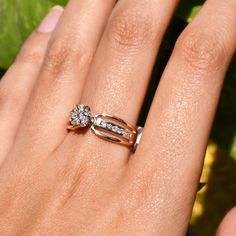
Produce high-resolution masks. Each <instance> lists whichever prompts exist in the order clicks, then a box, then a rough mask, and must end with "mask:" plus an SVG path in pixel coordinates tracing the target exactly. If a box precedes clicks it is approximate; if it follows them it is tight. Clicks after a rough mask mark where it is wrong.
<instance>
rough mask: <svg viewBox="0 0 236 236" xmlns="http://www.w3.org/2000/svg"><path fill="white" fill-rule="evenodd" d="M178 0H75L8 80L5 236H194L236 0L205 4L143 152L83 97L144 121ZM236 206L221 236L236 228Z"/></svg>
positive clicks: (180, 46)
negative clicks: (76, 116) (113, 137)
mask: <svg viewBox="0 0 236 236" xmlns="http://www.w3.org/2000/svg"><path fill="white" fill-rule="evenodd" d="M177 4H178V1H177V0H149V1H148V4H147V1H146V0H138V1H134V0H120V1H118V2H117V3H116V1H115V0H107V1H102V0H86V1H78V0H70V1H69V3H68V5H67V7H66V9H65V10H64V12H63V14H62V16H61V18H60V21H59V23H58V24H57V27H56V29H55V30H54V32H52V33H39V32H37V31H35V32H33V33H32V35H31V36H30V38H29V39H28V40H27V42H26V43H25V45H24V46H23V48H22V50H21V52H20V54H19V55H18V57H17V59H16V61H15V63H14V64H13V65H12V66H11V68H10V69H9V70H8V72H7V73H6V74H5V76H4V78H3V79H2V80H1V83H0V119H1V122H0V132H1V134H4V135H1V136H0V142H1V145H0V163H1V171H0V234H1V235H4V236H5V235H30V236H32V235H57V236H58V235H176V236H178V235H179V236H182V235H185V232H186V230H187V227H188V223H189V220H190V216H191V211H192V206H193V202H194V199H195V196H196V190H197V186H198V182H199V176H200V174H201V169H202V164H203V160H204V154H205V149H206V145H207V140H208V136H209V133H210V130H211V125H212V121H213V118H214V114H215V110H216V107H217V103H218V99H219V95H220V91H221V87H222V83H223V80H224V77H225V73H226V70H227V68H228V66H229V63H230V60H231V58H232V56H233V54H234V52H235V48H236V15H235V9H236V1H235V0H226V1H222V0H208V1H206V3H205V5H204V6H203V8H202V10H201V12H200V13H199V14H198V16H197V17H196V18H195V19H194V21H193V22H192V23H191V24H190V25H189V26H188V27H187V28H186V29H185V30H184V32H183V33H182V34H181V36H180V38H179V39H178V41H177V43H176V46H175V49H174V51H173V54H172V56H171V58H170V61H169V63H168V65H167V67H166V69H165V72H164V74H163V76H162V78H161V82H160V84H159V86H158V89H157V91H156V95H155V97H154V100H153V104H152V106H151V109H150V111H149V115H148V118H147V122H146V125H145V128H144V133H143V136H142V141H141V143H140V145H139V147H138V149H137V151H136V153H135V154H132V153H131V152H130V150H129V149H128V148H127V147H124V146H119V145H115V144H111V143H109V142H106V141H104V140H102V139H99V138H98V137H96V136H95V135H94V134H92V133H91V131H90V130H89V129H88V130H87V131H86V132H82V133H80V134H78V133H74V132H68V131H67V129H66V127H67V123H68V116H69V115H68V114H69V112H70V110H72V108H73V107H74V106H75V105H76V104H78V103H84V104H88V105H89V106H90V107H91V109H92V112H93V114H95V113H97V112H104V113H110V114H114V115H116V116H118V117H121V118H123V119H124V120H126V121H128V122H129V123H131V124H135V123H136V121H137V118H138V115H139V111H140V108H141V105H142V102H143V99H144V96H145V92H146V88H147V85H148V81H149V78H150V74H151V71H152V66H153V63H154V60H155V57H156V54H157V53H158V49H159V46H160V43H161V41H162V38H163V35H164V33H165V31H166V28H167V27H168V23H169V21H170V19H171V16H172V15H173V12H174V10H175V8H176V6H177ZM235 220H236V214H235V209H234V210H232V211H231V212H230V213H229V214H228V215H227V216H226V218H225V219H224V221H223V222H222V224H221V226H220V228H219V230H218V232H217V235H218V236H224V235H227V236H229V235H235V234H236V227H235V224H233V222H234V221H235Z"/></svg>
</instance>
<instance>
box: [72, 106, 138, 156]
mask: <svg viewBox="0 0 236 236" xmlns="http://www.w3.org/2000/svg"><path fill="white" fill-rule="evenodd" d="M86 126H90V127H91V129H92V131H93V133H94V134H95V135H96V136H98V137H99V138H102V139H104V140H106V141H110V142H113V143H117V144H121V145H124V146H129V147H131V148H132V150H133V151H135V150H136V148H137V146H138V144H139V143H140V139H141V135H142V131H143V128H142V127H135V126H133V125H130V124H128V123H127V122H125V121H124V120H122V119H120V118H118V117H116V116H113V115H109V114H104V113H103V114H96V115H95V116H94V117H92V116H91V111H90V108H89V107H88V106H85V105H83V104H80V105H77V106H76V107H75V108H74V109H73V110H72V111H71V117H70V121H69V125H68V130H72V131H75V130H78V129H80V128H82V127H86Z"/></svg>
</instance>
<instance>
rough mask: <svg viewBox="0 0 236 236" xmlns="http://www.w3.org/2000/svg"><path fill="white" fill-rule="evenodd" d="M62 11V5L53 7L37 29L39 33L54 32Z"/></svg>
mask: <svg viewBox="0 0 236 236" xmlns="http://www.w3.org/2000/svg"><path fill="white" fill-rule="evenodd" d="M62 12H63V8H62V7H61V6H55V7H53V8H52V9H51V11H50V12H49V13H48V14H47V16H46V17H45V18H44V19H43V21H42V22H41V24H40V25H39V27H38V29H37V31H38V32H39V33H49V32H52V31H53V30H54V29H55V27H56V25H57V22H58V20H59V19H60V16H61V14H62Z"/></svg>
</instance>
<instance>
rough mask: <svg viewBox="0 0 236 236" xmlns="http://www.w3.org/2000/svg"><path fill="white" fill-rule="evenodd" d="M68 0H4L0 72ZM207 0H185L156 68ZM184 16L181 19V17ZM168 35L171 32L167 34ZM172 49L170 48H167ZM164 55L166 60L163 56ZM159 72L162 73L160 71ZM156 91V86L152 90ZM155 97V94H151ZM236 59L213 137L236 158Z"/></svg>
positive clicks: (0, 6) (0, 22) (1, 3)
mask: <svg viewBox="0 0 236 236" xmlns="http://www.w3.org/2000/svg"><path fill="white" fill-rule="evenodd" d="M67 1H68V0H37V1H34V0H0V74H2V73H3V70H4V69H7V68H8V67H9V66H10V65H11V64H12V62H13V61H14V59H15V56H16V55H17V53H18V51H19V49H20V47H21V46H22V44H23V42H24V41H25V40H26V38H27V37H28V35H29V34H30V32H32V30H33V29H35V28H36V27H37V25H38V24H39V22H40V21H41V19H42V18H43V16H44V15H45V14H46V13H47V12H48V11H49V9H50V8H51V7H52V6H54V5H58V4H59V5H65V4H66V2H67ZM203 3H204V0H191V1H190V0H182V1H181V2H180V6H179V7H178V9H177V13H176V15H177V16H178V17H175V19H174V20H173V25H174V26H173V27H172V28H171V30H169V34H172V37H169V38H168V37H167V38H166V40H165V41H164V44H163V46H162V49H161V52H160V54H161V55H160V56H159V57H160V58H161V60H159V61H158V65H156V68H159V69H160V67H161V66H160V65H162V66H163V67H164V66H165V63H166V61H167V59H168V56H169V54H170V53H169V52H168V50H169V51H170V48H171V47H172V46H173V42H171V38H173V35H175V36H176V37H177V36H178V34H179V32H180V30H179V29H182V28H181V27H182V25H181V24H185V23H184V22H190V21H191V20H192V18H193V17H194V16H195V15H196V14H197V12H198V11H199V10H200V8H201V5H202V4H203ZM177 18H178V19H182V23H180V22H181V20H177ZM167 35H168V34H167ZM165 47H166V48H168V50H166V48H165ZM163 58H164V59H163ZM159 74H161V73H160V72H159ZM152 92H154V89H152ZM150 97H151V96H150ZM234 101H236V60H234V61H233V63H232V65H231V67H230V70H229V72H228V76H227V79H226V83H225V86H224V89H223V94H222V98H221V101H220V106H219V109H218V112H217V117H216V120H215V125H214V129H213V135H212V136H213V138H214V140H216V141H217V142H218V143H219V144H221V146H222V147H224V148H225V150H227V151H228V153H230V154H231V156H233V157H234V158H235V159H236V106H235V104H234V103H235V102H234Z"/></svg>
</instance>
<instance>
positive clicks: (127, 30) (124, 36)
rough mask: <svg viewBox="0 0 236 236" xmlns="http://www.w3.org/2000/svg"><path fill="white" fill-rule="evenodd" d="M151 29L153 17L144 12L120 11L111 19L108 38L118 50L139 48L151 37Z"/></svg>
mask: <svg viewBox="0 0 236 236" xmlns="http://www.w3.org/2000/svg"><path fill="white" fill-rule="evenodd" d="M122 10H123V9H122ZM151 29H152V21H151V17H150V16H147V15H145V14H144V13H143V12H141V11H134V10H133V12H127V11H124V10H123V11H118V12H117V13H116V15H114V16H113V17H112V19H111V21H110V24H109V29H108V38H109V40H110V42H111V46H113V47H114V48H116V49H118V50H123V49H125V50H127V49H137V48H140V47H142V46H144V45H145V43H147V41H148V39H150V38H151V37H150V36H151V35H152V34H151V33H152V30H151Z"/></svg>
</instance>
